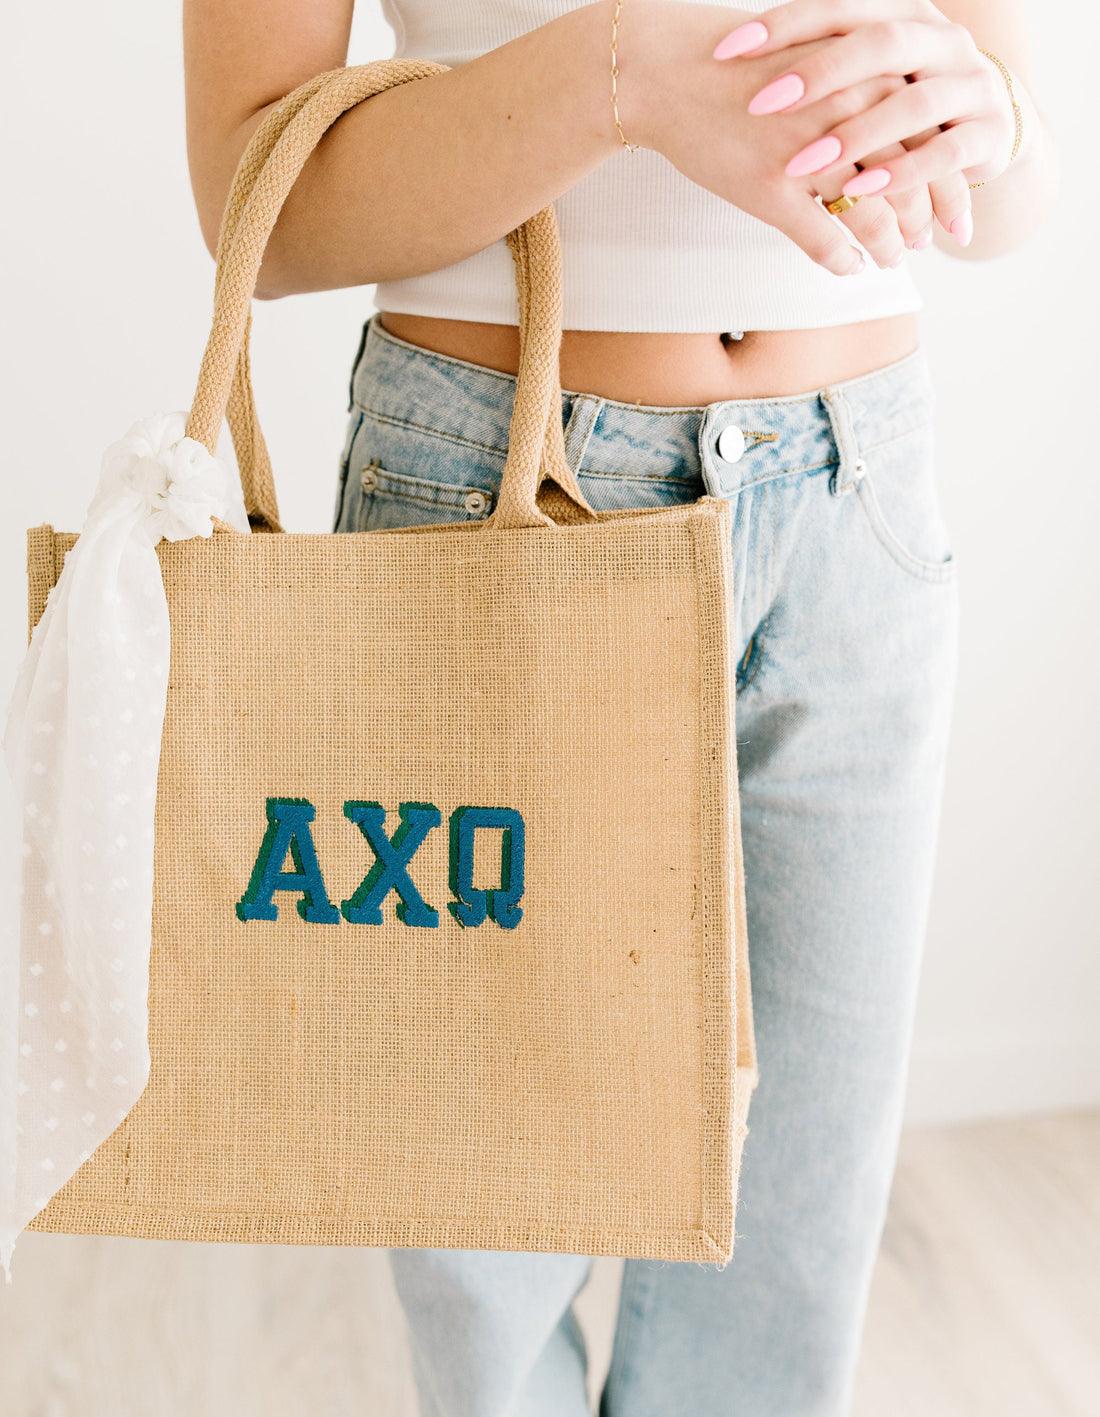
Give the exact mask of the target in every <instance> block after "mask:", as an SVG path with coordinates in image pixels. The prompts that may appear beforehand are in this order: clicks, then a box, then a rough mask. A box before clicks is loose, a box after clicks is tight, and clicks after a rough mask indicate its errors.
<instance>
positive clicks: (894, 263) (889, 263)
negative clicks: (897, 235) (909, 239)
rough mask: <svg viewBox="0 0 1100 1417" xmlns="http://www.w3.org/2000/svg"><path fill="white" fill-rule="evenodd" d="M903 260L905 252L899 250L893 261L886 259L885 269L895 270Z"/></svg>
mask: <svg viewBox="0 0 1100 1417" xmlns="http://www.w3.org/2000/svg"><path fill="white" fill-rule="evenodd" d="M904 260H905V252H904V251H899V252H898V254H897V258H896V259H895V260H893V261H887V263H886V269H887V270H888V271H896V270H897V268H898V267H899V266H900V265H901V263H902V261H904Z"/></svg>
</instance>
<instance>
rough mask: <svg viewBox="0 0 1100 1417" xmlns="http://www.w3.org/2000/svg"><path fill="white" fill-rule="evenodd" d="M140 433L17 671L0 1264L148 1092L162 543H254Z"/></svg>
mask: <svg viewBox="0 0 1100 1417" xmlns="http://www.w3.org/2000/svg"><path fill="white" fill-rule="evenodd" d="M186 420H187V415H186V414H185V413H170V414H164V413H157V414H154V415H152V416H151V417H149V418H146V419H142V420H140V421H139V422H137V423H135V424H134V425H133V427H132V428H131V429H130V430H129V432H128V433H127V434H126V436H125V437H124V438H122V439H120V440H119V441H118V442H117V443H113V444H112V445H111V447H109V448H108V449H107V451H106V452H105V453H104V455H103V461H102V466H101V470H100V478H99V485H98V487H97V490H96V494H95V497H94V498H93V500H92V502H91V505H90V506H89V508H88V513H87V517H86V520H85V524H84V527H83V529H82V531H81V533H80V537H79V539H78V540H77V542H76V544H75V546H74V547H73V548H72V550H70V551H69V552H68V554H67V556H66V558H65V564H64V568H63V570H62V573H61V576H60V577H59V579H58V582H57V584H56V585H55V586H54V588H53V589H52V590H51V592H50V595H49V598H48V600H47V602H46V609H45V613H44V614H43V616H42V618H41V620H40V621H39V623H38V625H37V626H36V628H35V631H34V635H33V638H32V640H31V644H30V647H29V648H28V650H27V653H26V656H25V658H24V660H23V662H22V664H21V666H20V667H19V669H18V670H17V672H16V675H15V683H14V691H13V692H12V694H11V699H10V705H9V708H8V715H7V722H6V727H5V731H4V738H3V752H4V758H5V761H6V764H7V773H6V774H5V773H4V772H3V771H2V770H0V877H2V879H0V893H2V894H0V898H2V900H3V909H2V911H0V1264H2V1265H3V1267H4V1272H5V1276H6V1279H7V1282H8V1283H9V1284H10V1283H11V1280H12V1275H11V1257H12V1252H13V1250H14V1247H15V1240H16V1237H17V1236H18V1234H19V1232H20V1231H21V1230H22V1229H23V1228H24V1226H25V1225H26V1224H27V1222H28V1221H29V1220H31V1219H32V1218H33V1217H34V1216H35V1215H37V1214H38V1212H39V1211H40V1210H41V1209H42V1208H43V1206H45V1205H46V1204H47V1202H48V1201H49V1200H50V1198H51V1197H52V1196H53V1195H54V1194H55V1193H56V1192H57V1191H58V1190H60V1189H61V1187H62V1186H63V1185H64V1184H65V1183H66V1182H67V1181H68V1180H69V1178H70V1177H71V1176H72V1175H73V1173H74V1172H75V1171H76V1170H77V1169H78V1168H79V1167H80V1166H81V1164H82V1163H83V1162H84V1161H86V1160H87V1158H88V1157H89V1156H91V1154H92V1153H93V1152H94V1151H95V1149H96V1148H97V1147H98V1146H99V1144H100V1143H101V1142H102V1141H104V1140H105V1138H106V1137H108V1136H109V1135H110V1133H111V1132H113V1131H114V1129H115V1128H116V1127H117V1126H118V1124H119V1122H121V1121H122V1119H123V1118H124V1117H125V1116H126V1114H127V1113H128V1112H129V1110H130V1109H131V1107H133V1105H134V1103H135V1102H136V1101H137V1100H138V1098H139V1097H140V1096H141V1094H142V1092H143V1091H144V1089H145V1085H146V1083H147V1082H148V1079H149V1061H150V1060H149V1050H148V1011H147V1005H148V984H149V947H150V935H151V922H152V902H153V844H154V837H153V824H154V815H155V807H156V792H157V769H158V764H159V760H160V737H161V727H162V724H163V720H164V708H165V699H166V694H167V688H168V666H169V637H170V636H169V621H168V605H167V600H166V598H165V593H164V584H163V581H162V579H161V571H160V561H159V558H158V556H157V554H156V551H155V549H154V548H155V547H156V545H157V543H158V542H159V541H160V539H161V538H162V537H165V538H167V539H168V540H170V541H178V540H181V539H182V538H184V537H189V536H209V535H210V534H211V532H212V530H213V526H212V522H211V517H212V516H216V517H219V518H221V519H222V520H224V521H227V522H229V523H230V524H231V525H233V526H234V527H236V528H237V529H238V530H240V531H244V532H247V531H248V530H249V526H248V521H247V519H246V517H245V512H244V506H243V503H242V501H241V495H240V489H239V486H238V485H237V482H236V478H235V477H234V478H232V479H230V478H229V477H227V476H226V475H225V473H224V472H223V470H222V468H221V466H220V465H219V464H218V462H217V461H216V460H215V459H214V458H213V457H211V455H210V453H209V452H208V451H207V449H206V448H205V447H203V445H202V444H201V443H198V442H196V441H194V440H193V439H191V438H187V437H185V436H184V427H185V424H186Z"/></svg>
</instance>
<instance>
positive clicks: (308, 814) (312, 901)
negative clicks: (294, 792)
mask: <svg viewBox="0 0 1100 1417" xmlns="http://www.w3.org/2000/svg"><path fill="white" fill-rule="evenodd" d="M315 815H316V814H315V812H314V809H313V805H312V803H310V802H307V801H306V799H305V798H304V797H269V798H268V799H267V831H266V832H265V834H264V839H263V842H262V843H261V845H260V852H259V855H258V856H257V857H256V864H255V866H254V867H253V868H252V878H251V880H250V881H249V882H248V889H247V890H246V891H245V893H244V895H243V896H242V897H241V898H240V900H239V901H238V902H237V915H238V917H239V918H240V919H241V920H276V919H277V918H278V910H277V908H276V905H275V901H274V899H273V892H274V891H298V892H300V893H301V896H302V899H301V900H299V901H297V902H296V904H297V906H298V914H299V915H300V916H301V917H302V919H303V920H308V921H309V922H310V923H311V924H316V925H334V924H336V922H337V921H338V920H339V919H340V912H339V911H338V910H337V909H336V907H335V906H334V905H333V904H332V902H331V901H330V900H329V898H328V893H327V891H326V890H325V883H324V880H323V879H322V877H321V867H320V865H319V863H318V861H317V852H316V850H315V849H314V846H313V834H312V832H311V831H310V829H309V824H310V822H312V821H313V818H314V816H315ZM288 851H289V852H290V855H291V859H292V860H293V862H294V867H295V869H294V870H293V871H284V870H282V869H281V868H282V865H283V863H284V862H285V861H286V855H287V852H288Z"/></svg>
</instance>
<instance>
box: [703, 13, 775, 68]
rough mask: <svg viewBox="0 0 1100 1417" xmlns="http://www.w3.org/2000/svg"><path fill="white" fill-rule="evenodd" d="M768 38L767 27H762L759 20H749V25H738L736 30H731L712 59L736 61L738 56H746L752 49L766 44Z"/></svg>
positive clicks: (718, 45)
mask: <svg viewBox="0 0 1100 1417" xmlns="http://www.w3.org/2000/svg"><path fill="white" fill-rule="evenodd" d="M767 37H768V31H767V27H766V26H764V25H762V24H761V23H760V21H759V20H749V22H748V23H747V24H744V25H738V26H737V28H736V29H735V30H730V32H729V34H727V35H725V36H724V37H723V38H722V39H720V40H719V41H718V43H717V45H716V46H715V49H714V54H713V56H712V57H713V58H715V59H735V58H736V57H737V55H738V54H745V53H747V52H748V51H749V50H750V49H756V48H757V47H758V46H759V45H761V44H763V43H764V41H765V40H766V39H767Z"/></svg>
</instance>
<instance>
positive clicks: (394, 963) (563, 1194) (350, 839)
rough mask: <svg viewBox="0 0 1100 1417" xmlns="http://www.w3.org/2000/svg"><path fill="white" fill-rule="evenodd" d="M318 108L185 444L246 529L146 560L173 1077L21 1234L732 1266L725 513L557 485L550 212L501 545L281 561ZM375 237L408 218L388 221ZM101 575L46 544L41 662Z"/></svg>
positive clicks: (397, 546) (561, 468)
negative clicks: (252, 369)
mask: <svg viewBox="0 0 1100 1417" xmlns="http://www.w3.org/2000/svg"><path fill="white" fill-rule="evenodd" d="M445 68H446V66H444V65H439V64H433V63H426V62H424V63H421V62H411V61H398V60H387V61H383V62H379V63H372V64H366V65H363V66H360V67H357V68H351V69H341V70H336V71H333V72H330V73H328V74H323V75H319V76H318V77H317V78H315V79H313V80H311V81H310V82H309V83H308V84H305V85H303V86H302V87H301V88H300V89H297V90H295V92H294V93H292V94H290V95H289V96H288V97H287V98H286V99H285V100H284V101H283V102H282V103H281V104H280V105H279V106H278V107H277V108H276V109H274V110H273V111H272V112H271V114H270V115H269V116H268V117H267V119H266V120H265V122H264V123H263V124H262V125H261V127H260V128H259V129H258V130H257V131H256V133H255V134H254V136H253V138H252V140H251V142H250V143H249V145H248V149H247V151H246V152H245V154H244V156H243V157H242V159H241V162H240V164H239V167H238V170H237V174H236V177H235V180H234V185H233V190H232V192H231V194H230V197H229V200H228V203H227V206H226V212H225V217H224V219H223V228H222V233H221V239H220V243H219V249H218V254H217V275H216V284H215V315H214V323H213V329H212V332H211V336H210V341H209V344H208V346H207V349H206V353H205V356H204V359H203V362H202V368H201V374H200V377H199V382H198V388H197V392H196V395H195V399H194V403H193V405H192V409H191V414H190V420H189V422H188V426H187V433H188V434H189V435H190V436H191V437H193V438H195V439H197V440H198V441H200V442H202V443H203V444H205V445H206V447H207V448H209V449H210V450H211V451H213V449H214V447H215V444H216V441H217V437H218V434H219V430H220V428H221V424H222V419H223V416H224V415H225V414H226V412H227V411H228V414H229V420H230V425H231V427H232V430H233V435H234V445H235V448H236V453H237V461H238V465H239V468H240V473H241V479H242V484H243V490H244V497H245V505H246V508H247V510H248V513H249V520H250V522H251V524H252V527H253V529H254V533H255V534H253V535H245V534H242V533H241V532H240V531H237V530H234V529H233V528H231V527H229V526H228V525H225V524H221V523H219V524H218V530H217V531H216V533H215V534H214V535H213V536H211V537H207V538H201V537H192V538H190V539H187V540H183V541H178V542H166V541H162V542H161V543H160V545H159V546H158V548H157V555H158V556H159V558H160V564H161V569H162V573H163V578H164V583H165V588H166V592H167V598H168V606H169V612H170V623H171V667H170V675H169V687H168V701H167V712H166V716H165V720H164V732H163V741H162V747H161V758H160V767H159V780H158V790H157V800H156V832H155V858H154V871H155V879H154V911H153V937H152V944H151V957H150V972H149V1047H150V1052H151V1057H152V1068H151V1074H150V1078H149V1082H148V1085H147V1087H146V1089H145V1091H144V1092H143V1093H142V1095H141V1097H140V1099H139V1101H138V1103H137V1104H136V1105H135V1106H134V1107H133V1108H132V1109H131V1111H130V1112H129V1113H128V1115H127V1116H126V1117H125V1119H124V1121H122V1122H121V1123H120V1124H119V1125H118V1127H117V1128H116V1129H115V1130H114V1132H113V1133H112V1134H111V1135H110V1136H109V1137H108V1139H107V1140H106V1141H105V1142H103V1143H102V1144H101V1145H100V1146H99V1147H98V1148H97V1149H96V1150H95V1151H94V1152H93V1154H92V1155H91V1156H90V1157H89V1159H88V1160H87V1161H85V1162H84V1163H83V1165H81V1166H80V1168H79V1169H78V1170H77V1171H76V1172H75V1174H74V1175H72V1177H71V1179H70V1180H69V1182H68V1183H67V1184H66V1185H65V1186H63V1187H62V1188H61V1189H60V1190H59V1191H58V1192H57V1193H56V1195H54V1196H53V1198H52V1200H51V1201H50V1202H49V1204H48V1205H46V1206H45V1208H44V1209H42V1210H41V1211H40V1212H39V1213H38V1214H37V1215H36V1216H35V1218H34V1219H33V1220H32V1221H31V1223H30V1224H29V1226H28V1228H29V1229H31V1230H44V1231H64V1232H69V1233H94V1234H110V1235H128V1236H140V1237H146V1238H150V1239H186V1240H223V1241H234V1242H240V1241H256V1242H281V1243H290V1244H338V1245H349V1244H350V1245H380V1246H459V1247H465V1248H485V1249H507V1250H541V1251H558V1252H571V1253H578V1254H593V1255H596V1254H614V1255H622V1256H651V1257H656V1258H661V1259H669V1260H695V1261H712V1262H713V1261H717V1262H724V1261H726V1260H727V1259H728V1258H729V1256H730V1254H731V1253H732V1250H733V1237H734V1214H735V1204H736V1194H737V1178H738V1170H739V1165H740V1156H741V1146H742V1141H743V1138H744V1135H745V1131H746V1114H747V1109H748V1103H749V1097H750V1094H751V1091H752V1088H753V1085H754V1083H755V1078H756V1072H755V1055H754V1048H753V1035H752V1019H751V1012H750V999H749V977H748V956H747V949H746V938H745V917H744V904H743V885H742V867H741V850H740V836H739V818H738V804H737V780H736V757H735V739H734V645H733V639H732V602H731V574H732V557H731V554H730V533H731V509H730V504H729V503H728V502H727V501H725V500H723V499H720V498H713V497H708V496H704V497H701V498H700V499H699V500H698V501H697V502H695V503H693V504H691V505H687V506H677V507H670V508H662V509H655V510H648V509H647V510H638V511H634V510H621V511H601V512H595V511H593V510H592V508H591V507H589V505H588V503H587V501H586V500H585V498H584V496H583V494H582V493H581V491H580V489H579V486H578V484H577V482H576V479H575V477H574V476H573V474H572V472H571V471H570V468H569V466H568V464H567V462H566V459H565V451H564V444H563V439H562V426H561V417H560V412H561V389H560V383H559V375H558V351H559V346H560V340H561V268H560V249H559V246H558V238H557V227H556V222H555V217H554V209H553V207H547V208H546V209H545V210H543V211H540V212H538V213H537V214H536V215H535V216H533V217H531V218H530V220H528V221H526V222H524V224H523V225H522V226H521V227H519V228H518V229H517V230H516V231H514V232H512V233H511V234H510V235H509V237H508V243H509V247H510V249H511V251H512V253H513V256H514V258H515V269H516V283H517V292H518V304H519V329H520V344H521V362H520V372H519V377H518V385H517V390H516V397H515V406H514V412H513V416H512V420H511V425H510V437H509V448H508V456H507V463H506V466H505V468H504V473H503V482H502V486H501V490H500V496H499V499H498V503H497V506H496V507H495V509H494V510H493V512H492V515H490V516H489V517H488V518H487V519H485V520H483V521H469V522H463V523H456V524H448V525H443V526H439V525H433V526H430V527H411V528H400V529H397V528H395V529H390V530H386V531H373V532H362V533H352V534H339V535H337V534H328V535H312V534H288V533H286V532H284V531H283V530H282V529H281V527H280V525H279V519H278V509H277V505H276V500H275V493H274V488H273V484H272V481H271V474H270V466H269V463H268V458H267V453H266V450H265V447H264V443H263V439H262V437H261V435H260V431H259V427H258V425H257V422H256V417H255V409H254V405H253V401H252V389H251V385H250V381H249V365H248V334H249V329H250V323H251V314H250V311H251V298H252V293H253V290H254V286H255V280H256V275H257V271H258V269H259V264H260V260H261V257H262V253H263V248H264V245H265V242H266V240H267V237H268V234H269V233H270V231H271V228H272V226H273V225H274V223H275V219H276V217H277V215H278V212H279V208H280V206H281V204H282V202H283V200H284V199H285V197H286V194H287V192H288V191H289V189H290V187H291V185H292V184H293V182H294V180H295V178H296V176H297V175H298V172H299V171H300V169H301V167H302V165H303V163H304V162H305V160H306V158H307V157H308V156H309V154H310V152H311V151H312V149H313V148H314V146H315V145H316V143H317V142H318V141H319V139H320V138H321V136H322V135H323V134H324V132H325V131H326V129H327V128H328V127H329V126H330V124H332V123H333V122H334V121H335V119H336V118H337V117H338V116H339V115H340V114H341V113H343V112H344V111H345V110H346V109H348V108H350V107H351V106H352V105H354V104H356V103H359V102H360V101H362V100H363V99H364V98H368V97H369V96H370V95H372V94H375V93H378V92H380V91H382V90H384V89H386V88H388V87H390V86H392V85H394V84H399V83H403V82H406V81H408V80H411V79H417V78H421V77H426V76H428V75H431V74H434V73H439V72H441V71H443V70H444V69H445ZM380 199H381V197H380ZM75 541H76V537H75V536H73V535H66V534H62V533H57V532H54V531H53V529H52V528H51V527H49V526H42V527H38V528H35V529H34V530H33V531H32V532H31V533H30V534H29V546H30V558H29V559H30V588H31V624H32V626H33V625H34V623H35V622H36V620H37V618H38V616H39V615H40V614H41V613H42V609H43V605H44V602H45V597H46V594H47V592H48V590H49V588H50V586H51V585H52V584H54V582H55V581H56V579H57V576H58V574H59V573H60V569H61V565H62V562H63V558H64V556H65V553H66V551H67V550H68V549H69V548H70V547H71V546H72V545H73V544H74V543H75Z"/></svg>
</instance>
